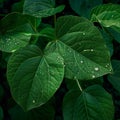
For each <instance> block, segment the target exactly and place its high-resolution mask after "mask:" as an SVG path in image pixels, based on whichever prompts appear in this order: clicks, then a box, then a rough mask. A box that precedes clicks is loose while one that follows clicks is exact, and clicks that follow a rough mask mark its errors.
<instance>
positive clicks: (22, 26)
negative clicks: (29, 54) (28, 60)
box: [0, 13, 34, 52]
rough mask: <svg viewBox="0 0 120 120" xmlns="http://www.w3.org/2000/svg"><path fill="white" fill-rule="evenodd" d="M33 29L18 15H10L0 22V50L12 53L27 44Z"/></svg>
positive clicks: (23, 17)
mask: <svg viewBox="0 0 120 120" xmlns="http://www.w3.org/2000/svg"><path fill="white" fill-rule="evenodd" d="M33 32H34V31H33V29H32V27H31V25H30V22H29V21H28V20H27V18H26V17H25V16H23V15H22V14H20V13H11V14H9V15H7V16H6V17H4V18H3V19H2V20H1V21H0V50H2V51H5V52H14V51H16V50H17V49H19V48H20V47H24V46H25V45H27V44H28V42H29V40H30V38H31V34H32V33H33Z"/></svg>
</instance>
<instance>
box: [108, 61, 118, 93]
mask: <svg viewBox="0 0 120 120" xmlns="http://www.w3.org/2000/svg"><path fill="white" fill-rule="evenodd" d="M112 66H113V71H114V73H113V74H111V75H108V80H109V82H110V83H111V84H112V85H113V87H114V88H115V89H116V90H117V91H119V92H120V61H119V60H112Z"/></svg>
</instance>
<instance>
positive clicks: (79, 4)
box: [69, 0, 102, 17]
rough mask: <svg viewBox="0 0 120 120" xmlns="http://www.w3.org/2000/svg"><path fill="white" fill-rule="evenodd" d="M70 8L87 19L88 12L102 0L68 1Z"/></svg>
mask: <svg viewBox="0 0 120 120" xmlns="http://www.w3.org/2000/svg"><path fill="white" fill-rule="evenodd" d="M69 3H70V6H71V8H72V9H73V10H74V11H75V12H76V13H77V14H78V15H81V16H84V17H89V13H90V10H91V9H92V8H93V7H95V6H96V5H99V4H102V0H69Z"/></svg>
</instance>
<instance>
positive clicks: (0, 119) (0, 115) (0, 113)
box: [0, 107, 3, 120]
mask: <svg viewBox="0 0 120 120" xmlns="http://www.w3.org/2000/svg"><path fill="white" fill-rule="evenodd" d="M0 120H3V110H2V107H0Z"/></svg>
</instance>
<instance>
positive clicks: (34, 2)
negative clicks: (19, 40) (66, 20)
mask: <svg viewBox="0 0 120 120" xmlns="http://www.w3.org/2000/svg"><path fill="white" fill-rule="evenodd" d="M63 9H64V5H61V6H58V7H55V0H25V3H24V7H23V13H24V14H29V15H32V16H35V17H40V18H41V17H48V16H52V15H54V14H56V13H59V12H61V11H62V10H63Z"/></svg>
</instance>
